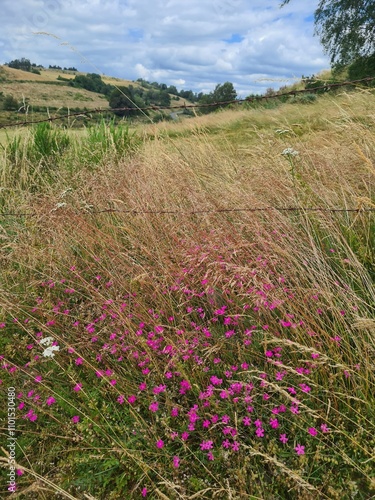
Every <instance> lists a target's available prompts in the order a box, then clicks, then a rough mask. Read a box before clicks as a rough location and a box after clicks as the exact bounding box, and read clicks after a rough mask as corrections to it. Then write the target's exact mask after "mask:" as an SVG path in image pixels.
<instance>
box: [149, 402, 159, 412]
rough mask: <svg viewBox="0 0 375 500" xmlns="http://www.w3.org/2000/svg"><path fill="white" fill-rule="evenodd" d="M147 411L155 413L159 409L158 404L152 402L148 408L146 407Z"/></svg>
mask: <svg viewBox="0 0 375 500" xmlns="http://www.w3.org/2000/svg"><path fill="white" fill-rule="evenodd" d="M148 409H149V410H151V411H152V412H156V411H158V409H159V403H158V402H157V401H153V402H152V403H151V404H150V406H149V407H148Z"/></svg>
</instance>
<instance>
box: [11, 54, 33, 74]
mask: <svg viewBox="0 0 375 500" xmlns="http://www.w3.org/2000/svg"><path fill="white" fill-rule="evenodd" d="M6 65H7V66H8V67H9V68H14V69H21V70H22V71H31V62H30V60H29V59H25V58H24V57H22V59H14V61H10V62H9V63H6Z"/></svg>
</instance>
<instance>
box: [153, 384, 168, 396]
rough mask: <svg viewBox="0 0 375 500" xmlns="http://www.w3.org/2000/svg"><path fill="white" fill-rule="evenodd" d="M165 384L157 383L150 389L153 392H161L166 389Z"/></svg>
mask: <svg viewBox="0 0 375 500" xmlns="http://www.w3.org/2000/svg"><path fill="white" fill-rule="evenodd" d="M166 388H167V386H166V385H158V386H157V387H154V388H153V389H152V392H153V393H154V394H160V393H161V392H164V391H165V390H166Z"/></svg>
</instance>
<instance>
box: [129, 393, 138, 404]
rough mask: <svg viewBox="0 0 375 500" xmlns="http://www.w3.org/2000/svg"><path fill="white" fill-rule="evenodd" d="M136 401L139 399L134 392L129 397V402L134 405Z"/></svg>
mask: <svg viewBox="0 0 375 500" xmlns="http://www.w3.org/2000/svg"><path fill="white" fill-rule="evenodd" d="M136 401H137V398H136V396H135V395H134V394H132V395H131V396H129V397H128V403H130V404H131V405H133V404H134V403H135V402H136Z"/></svg>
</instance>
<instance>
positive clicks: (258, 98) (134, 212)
mask: <svg viewBox="0 0 375 500" xmlns="http://www.w3.org/2000/svg"><path fill="white" fill-rule="evenodd" d="M374 80H375V77H367V78H362V79H359V80H350V81H345V82H340V83H327V84H324V85H322V86H317V87H313V88H308V89H299V90H290V91H288V92H283V93H278V94H274V95H269V96H264V95H261V96H251V97H247V98H246V99H236V100H230V101H220V102H213V103H206V104H199V103H196V104H186V103H185V104H183V105H177V106H176V105H174V106H146V107H144V108H139V109H140V110H141V111H144V112H146V111H151V110H152V111H165V110H172V111H173V110H176V109H194V108H212V107H220V106H227V105H230V104H243V103H253V102H258V101H264V100H269V99H280V98H284V97H290V96H292V97H294V96H296V95H298V94H303V93H310V94H311V93H314V92H318V91H326V92H328V91H330V90H331V89H333V88H340V87H347V86H353V85H361V84H365V83H369V82H372V81H374ZM132 110H134V108H130V107H121V108H107V109H93V110H89V111H79V112H75V113H68V114H65V115H60V116H50V117H48V118H47V119H41V120H29V121H27V120H25V121H19V122H16V123H12V124H0V129H4V128H11V127H22V126H28V125H35V124H39V123H49V122H53V121H57V120H63V119H64V118H72V117H74V116H90V115H92V114H96V113H108V112H116V111H132ZM63 208H64V205H62V206H57V207H55V208H53V209H52V210H51V212H56V211H57V210H60V209H63ZM269 211H279V212H323V213H324V212H325V213H357V214H360V213H374V212H375V208H369V207H364V206H362V207H359V208H329V207H299V206H295V207H291V206H290V207H270V206H268V207H243V208H221V209H220V208H219V209H212V210H210V209H202V210H138V209H128V210H120V209H115V208H107V209H101V210H95V209H93V207H86V208H84V209H74V212H76V213H85V214H89V215H100V214H108V213H122V214H127V215H146V214H150V215H194V214H197V215H199V214H213V213H235V212H269ZM39 215H40V214H38V213H37V212H26V213H17V212H0V217H16V218H22V217H36V216H39Z"/></svg>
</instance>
